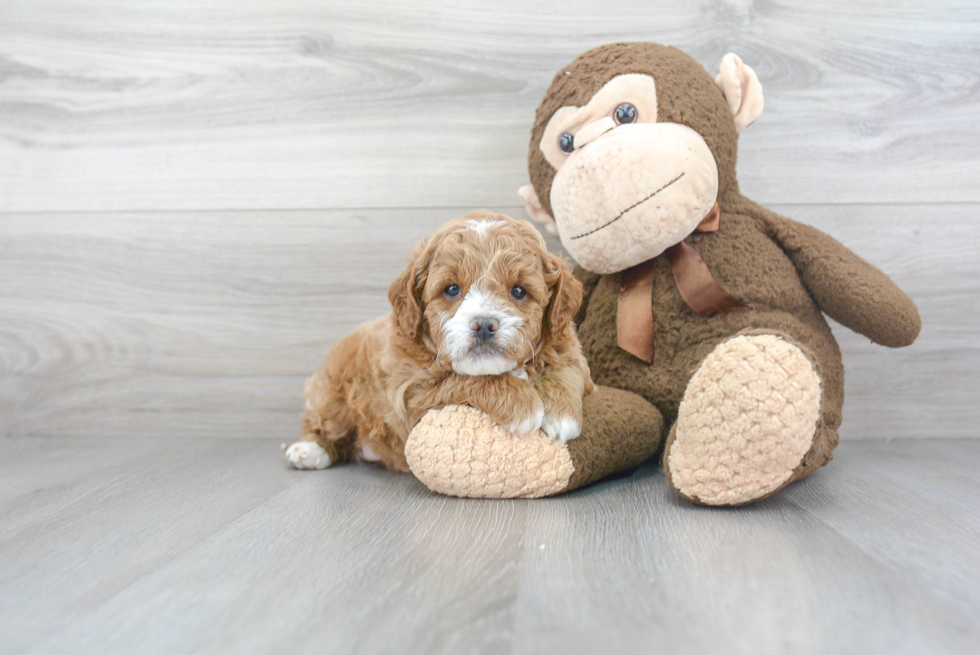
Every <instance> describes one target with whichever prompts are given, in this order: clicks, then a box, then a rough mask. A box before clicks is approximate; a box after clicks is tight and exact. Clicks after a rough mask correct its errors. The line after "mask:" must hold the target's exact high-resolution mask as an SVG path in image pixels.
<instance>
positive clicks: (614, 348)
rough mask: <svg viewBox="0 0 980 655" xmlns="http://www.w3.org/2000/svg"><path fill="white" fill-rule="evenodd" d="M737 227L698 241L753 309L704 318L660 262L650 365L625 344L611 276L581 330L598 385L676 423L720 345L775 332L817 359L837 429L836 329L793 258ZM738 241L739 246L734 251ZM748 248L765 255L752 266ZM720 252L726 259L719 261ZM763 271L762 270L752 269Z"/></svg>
mask: <svg viewBox="0 0 980 655" xmlns="http://www.w3.org/2000/svg"><path fill="white" fill-rule="evenodd" d="M729 226H730V227H731V228H735V229H731V230H730V234H727V235H723V234H713V235H704V236H703V237H701V238H698V237H695V238H694V239H692V240H691V243H692V245H694V246H695V247H696V248H697V250H698V251H699V252H701V254H702V255H703V256H704V259H705V262H706V263H707V264H708V266H709V269H710V270H711V271H712V273H713V274H714V276H715V278H716V281H717V282H718V283H719V284H720V285H721V286H722V287H723V288H724V289H725V290H726V291H728V292H729V293H730V294H731V295H732V296H733V297H735V298H736V299H738V300H739V301H741V302H743V303H745V304H746V305H748V306H747V307H745V308H742V309H736V310H732V311H729V312H725V313H719V314H714V315H709V316H700V315H698V314H696V313H695V312H693V311H692V310H691V309H690V308H689V307H688V306H687V304H686V303H685V302H684V300H683V298H682V297H681V296H680V293H679V292H678V290H677V285H676V283H675V281H674V278H673V274H672V273H671V270H670V265H669V263H668V262H667V261H666V258H664V257H660V258H658V261H657V263H656V266H655V270H654V273H653V275H654V280H653V298H652V301H653V302H652V304H653V319H654V325H655V331H656V333H655V339H654V344H655V345H654V359H653V363H652V364H648V363H647V362H644V361H643V360H641V359H639V358H637V357H634V356H633V355H631V354H629V353H627V352H626V351H624V350H622V349H621V348H620V347H619V345H618V344H617V340H616V310H617V303H618V294H619V283H620V276H619V274H614V275H607V276H603V277H602V278H601V279H600V281H599V283H598V285H597V286H596V288H595V290H594V291H593V292H592V295H591V297H590V299H589V304H588V309H587V311H586V315H585V318H584V320H583V321H582V323H581V324H580V325H579V329H578V335H579V340H580V341H581V342H582V348H583V351H584V353H585V356H586V358H587V359H588V361H589V366H590V368H591V371H592V377H593V379H594V380H595V381H596V383H598V384H602V385H607V386H611V387H616V388H619V389H625V390H627V391H632V392H633V393H636V394H639V395H640V396H643V397H644V398H646V399H647V400H648V401H650V402H651V403H653V404H654V405H656V406H657V408H658V409H659V410H660V411H661V412H662V413H663V414H664V417H665V418H666V421H667V425H670V424H671V423H672V422H673V421H674V419H675V417H676V415H677V407H678V405H679V404H680V401H681V398H682V397H683V395H684V391H685V389H686V388H687V385H688V382H689V381H690V379H691V376H692V375H693V374H694V372H695V371H696V370H697V368H698V366H699V364H700V363H701V362H702V361H703V360H704V358H705V357H707V356H708V354H709V353H710V352H711V351H712V350H713V349H714V348H715V347H716V346H717V345H718V344H719V343H721V342H722V341H725V340H727V339H729V338H731V337H733V336H735V335H737V334H740V333H760V332H761V333H772V334H777V335H780V336H783V337H785V338H787V339H788V340H790V341H792V342H794V343H795V344H797V345H798V346H799V347H800V348H801V349H803V350H804V352H806V353H807V355H808V356H809V357H810V358H811V359H812V360H813V361H814V366H815V367H816V369H817V371H818V373H819V374H820V376H821V378H822V380H823V382H824V386H825V387H826V388H827V389H828V390H829V393H825V394H824V395H825V398H824V403H823V404H824V407H823V414H824V420H825V421H826V422H827V423H828V424H833V425H834V426H835V427H836V425H837V424H839V422H840V408H841V405H842V404H843V393H842V389H843V368H842V366H841V361H840V352H839V350H838V348H837V344H836V342H835V341H834V338H833V336H832V334H831V332H830V328H829V327H828V326H827V324H826V322H825V321H824V319H823V317H822V315H821V314H820V312H819V310H818V308H817V307H816V305H815V304H814V303H813V301H812V299H811V298H810V297H809V294H808V293H807V292H806V290H805V289H804V287H803V285H802V282H800V280H799V277H798V276H797V275H796V272H795V269H794V268H793V267H792V264H791V263H790V262H789V261H788V259H787V258H786V257H785V254H783V253H782V252H781V251H778V248H777V247H776V246H775V244H773V243H772V242H771V241H770V240H769V239H767V238H764V237H763V235H760V234H759V233H758V232H757V231H755V230H751V229H745V228H747V227H749V226H747V225H745V223H744V222H742V221H738V220H730V222H729ZM739 228H742V229H739ZM760 237H762V238H760ZM732 241H735V242H737V243H738V245H737V246H735V248H734V249H733V243H732ZM755 241H758V243H753V242H755ZM743 247H748V248H749V249H753V248H754V252H755V253H757V254H758V253H760V252H761V253H762V254H763V255H764V256H763V257H762V258H759V257H755V258H750V259H749V261H745V260H744V259H742V260H741V261H740V260H739V258H738V257H735V256H732V254H731V253H733V252H734V253H738V252H739V251H740V250H742V248H743ZM750 251H751V250H750ZM719 252H721V253H724V255H725V256H723V257H720V258H719V257H718V254H719ZM756 265H758V266H759V270H752V269H753V268H755V266H756ZM746 268H748V269H749V270H746ZM739 269H741V270H739ZM787 269H788V270H787ZM733 273H735V276H734V277H735V280H737V281H733V277H732V274H733ZM773 280H776V282H773Z"/></svg>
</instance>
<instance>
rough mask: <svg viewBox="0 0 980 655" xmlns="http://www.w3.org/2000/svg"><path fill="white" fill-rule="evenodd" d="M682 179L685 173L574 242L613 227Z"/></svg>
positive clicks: (573, 238) (578, 237)
mask: <svg viewBox="0 0 980 655" xmlns="http://www.w3.org/2000/svg"><path fill="white" fill-rule="evenodd" d="M682 177H684V173H681V174H680V175H678V176H677V177H675V178H674V179H672V180H671V181H670V182H668V183H667V184H665V185H663V186H662V187H660V188H659V189H657V190H656V191H654V192H653V193H651V194H650V195H648V196H647V197H646V198H644V199H643V200H640V201H639V202H635V203H633V204H632V205H630V206H629V207H627V208H626V209H624V210H623V211H621V212H619V216H617V217H616V218H614V219H612V220H611V221H609V222H608V223H606V224H605V225H600V226H599V227H597V228H596V229H594V230H589V231H588V232H586V233H585V234H580V235H578V236H577V237H572V241H574V240H575V239H581V238H582V237H587V236H589V235H590V234H595V233H596V232H598V231H599V230H602V229H604V228H607V227H609V226H610V225H612V224H613V223H615V222H616V221H618V220H619V219H621V218H622V217H623V216H625V215H626V213H627V212H628V211H630V210H631V209H636V208H637V207H639V206H640V205H642V204H643V203H645V202H646V201H647V200H649V199H650V198H652V197H654V196H655V195H657V194H658V193H660V192H661V191H663V190H664V189H666V188H667V187H669V186H670V185H671V184H673V183H674V182H676V181H677V180H679V179H681V178H682Z"/></svg>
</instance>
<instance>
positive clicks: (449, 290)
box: [443, 284, 459, 298]
mask: <svg viewBox="0 0 980 655" xmlns="http://www.w3.org/2000/svg"><path fill="white" fill-rule="evenodd" d="M443 293H445V294H446V296H447V297H449V298H459V285H458V284H450V285H449V286H448V287H446V289H445V290H444V291H443Z"/></svg>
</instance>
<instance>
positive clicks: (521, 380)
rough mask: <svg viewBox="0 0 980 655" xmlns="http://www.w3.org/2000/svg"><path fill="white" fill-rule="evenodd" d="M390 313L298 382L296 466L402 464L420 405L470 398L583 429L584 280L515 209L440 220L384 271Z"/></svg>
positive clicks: (524, 421) (516, 428)
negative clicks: (406, 256)
mask: <svg viewBox="0 0 980 655" xmlns="http://www.w3.org/2000/svg"><path fill="white" fill-rule="evenodd" d="M388 298H389V300H390V301H391V305H392V307H393V309H394V311H393V313H392V314H389V315H388V316H385V317H383V318H379V319H377V320H375V321H372V322H370V323H367V324H365V325H362V326H361V327H359V328H358V329H357V330H355V331H354V332H353V333H352V334H350V335H348V336H347V337H345V338H344V339H343V340H341V341H340V342H339V343H337V345H336V346H334V348H333V350H332V351H331V352H330V354H329V355H328V356H327V360H326V363H325V364H324V365H323V368H321V369H320V370H319V371H317V372H316V374H315V375H314V376H313V377H312V378H310V379H309V380H308V381H307V383H306V411H305V412H304V413H303V437H302V439H301V440H300V441H298V442H296V443H294V444H292V445H291V446H289V447H288V448H287V447H285V446H284V448H285V450H286V459H287V460H288V461H289V463H290V464H292V465H293V466H294V467H296V468H303V469H322V468H326V467H328V466H331V465H332V464H336V463H337V462H343V461H347V460H351V459H353V460H355V461H362V462H363V461H368V462H378V463H380V464H382V465H383V466H385V467H387V468H389V469H394V470H398V471H407V470H408V463H407V461H406V460H405V441H406V440H407V439H408V434H409V432H411V431H412V428H413V427H415V424H416V423H418V421H419V419H420V418H421V417H422V415H423V414H425V412H427V411H429V410H430V409H439V408H441V407H444V406H446V405H453V404H459V405H470V406H471V407H475V408H477V409H480V410H482V411H484V412H486V413H487V414H488V415H489V416H490V417H491V418H492V419H493V420H494V421H496V422H497V423H499V424H500V425H502V426H505V427H506V428H507V429H508V430H510V431H511V432H514V433H519V434H524V433H531V432H534V431H536V430H538V429H539V428H540V429H542V430H543V431H544V433H545V434H547V435H548V436H549V437H551V438H553V439H558V440H559V441H562V442H566V441H568V440H569V439H574V438H575V437H577V436H578V435H579V433H580V432H581V425H582V397H583V396H584V395H585V394H586V393H591V392H592V390H593V384H592V380H591V379H590V377H589V367H588V364H587V363H586V361H585V357H583V355H582V352H581V348H580V346H579V342H578V338H577V337H576V336H575V326H574V324H573V318H574V316H575V314H576V313H577V312H578V309H579V305H580V304H581V302H582V285H581V284H580V283H579V282H578V280H576V279H575V278H574V277H573V276H572V273H571V269H570V268H569V265H568V263H567V262H566V261H565V260H564V259H563V258H561V257H558V256H555V255H552V254H550V253H549V252H548V251H547V249H546V246H545V243H544V239H542V238H541V235H540V234H539V233H538V231H537V230H536V229H534V227H532V226H531V225H530V223H527V222H525V221H516V220H514V219H512V218H509V217H507V216H502V215H500V214H491V213H489V212H474V213H471V214H468V215H467V216H464V217H463V218H460V219H457V220H454V221H451V222H450V223H447V224H446V225H444V226H443V227H441V228H440V229H439V230H438V231H437V232H436V233H435V235H433V236H432V238H431V239H429V240H427V241H423V242H422V243H421V244H420V245H419V246H418V247H417V248H416V249H415V251H414V252H413V253H412V255H411V261H410V263H409V264H408V267H407V268H406V269H405V271H404V272H403V273H402V274H401V275H399V276H398V278H397V279H396V280H395V281H394V282H392V284H391V287H390V288H389V289H388Z"/></svg>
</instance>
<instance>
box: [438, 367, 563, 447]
mask: <svg viewBox="0 0 980 655" xmlns="http://www.w3.org/2000/svg"><path fill="white" fill-rule="evenodd" d="M477 380H478V381H477ZM461 391H462V392H463V393H462V394H461V397H458V398H456V401H455V402H456V403H458V404H464V405H470V406H472V407H475V408H477V409H479V410H481V411H483V412H486V413H487V414H488V415H489V416H490V418H492V419H493V420H494V422H495V423H498V424H500V425H502V426H504V427H505V428H507V430H508V431H510V432H513V433H514V434H526V433H528V432H535V431H537V430H539V429H540V428H541V421H542V420H543V419H544V404H543V403H542V402H541V397H540V396H539V395H538V392H537V391H535V389H534V385H532V384H531V383H530V382H528V381H527V380H525V379H522V378H518V377H515V376H513V375H510V374H507V373H505V374H503V375H498V376H495V377H486V376H481V377H480V378H478V379H474V378H471V379H469V380H465V382H464V384H463V389H461Z"/></svg>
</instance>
